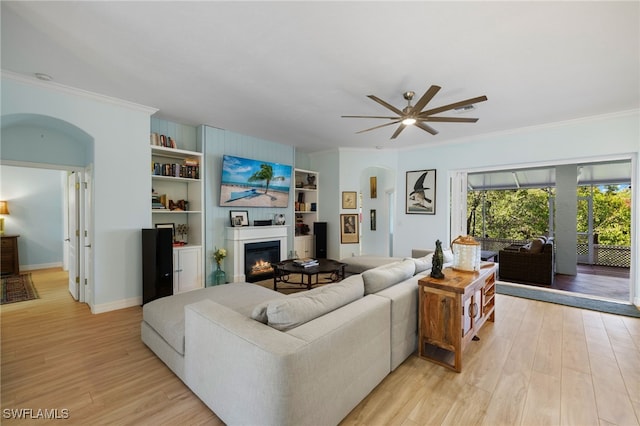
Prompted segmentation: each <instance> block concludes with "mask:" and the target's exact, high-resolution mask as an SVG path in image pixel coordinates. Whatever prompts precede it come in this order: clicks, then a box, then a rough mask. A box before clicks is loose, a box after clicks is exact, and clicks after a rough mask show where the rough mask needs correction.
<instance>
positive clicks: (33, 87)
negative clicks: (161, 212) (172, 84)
mask: <svg viewBox="0 0 640 426" xmlns="http://www.w3.org/2000/svg"><path fill="white" fill-rule="evenodd" d="M153 112H155V110H153V109H151V108H147V107H143V106H140V105H136V104H132V103H127V102H123V101H119V100H115V99H110V98H106V97H101V96H98V95H91V94H87V93H84V92H81V91H75V90H73V89H69V88H65V87H62V86H59V85H55V84H41V83H34V82H31V81H26V80H25V79H24V78H22V77H18V76H14V75H11V74H7V73H4V72H3V74H2V115H3V117H4V116H7V115H11V114H38V115H43V116H50V117H53V118H57V119H60V120H63V121H66V122H68V123H70V124H72V125H74V126H76V127H78V128H79V129H82V130H83V131H84V132H86V133H87V134H88V135H90V136H91V137H92V138H93V140H94V158H93V162H94V164H93V185H94V187H93V203H94V205H93V218H92V219H93V224H94V235H93V265H94V274H93V291H92V292H91V294H92V299H91V300H89V301H88V302H89V304H90V305H91V307H92V311H93V312H104V311H108V310H112V309H119V308H122V307H126V306H133V305H136V304H139V303H140V301H141V299H142V298H141V296H142V269H141V263H142V262H141V243H140V229H141V228H143V227H149V226H150V225H151V211H150V208H149V192H150V188H151V175H150V173H149V161H150V148H149V123H150V115H151V114H152V113H153Z"/></svg>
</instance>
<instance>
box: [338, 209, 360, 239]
mask: <svg viewBox="0 0 640 426" xmlns="http://www.w3.org/2000/svg"><path fill="white" fill-rule="evenodd" d="M359 242H360V232H358V215H357V214H355V213H353V214H351V213H349V214H341V215H340V244H358V243H359Z"/></svg>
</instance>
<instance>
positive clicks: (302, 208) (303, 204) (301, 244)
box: [294, 169, 319, 257]
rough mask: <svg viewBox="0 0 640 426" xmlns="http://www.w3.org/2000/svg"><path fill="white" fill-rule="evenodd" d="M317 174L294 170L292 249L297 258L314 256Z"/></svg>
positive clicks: (316, 219)
mask: <svg viewBox="0 0 640 426" xmlns="http://www.w3.org/2000/svg"><path fill="white" fill-rule="evenodd" d="M318 185H319V175H318V172H314V171H311V170H303V169H295V197H296V198H295V203H294V215H295V218H296V223H295V238H294V249H295V251H296V252H297V254H298V257H313V256H315V250H314V244H313V224H314V222H317V221H318V208H319V205H318Z"/></svg>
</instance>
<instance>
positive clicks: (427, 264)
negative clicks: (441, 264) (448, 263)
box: [412, 253, 433, 274]
mask: <svg viewBox="0 0 640 426" xmlns="http://www.w3.org/2000/svg"><path fill="white" fill-rule="evenodd" d="M412 260H413V263H415V265H416V272H415V273H416V274H419V273H420V272H424V271H426V270H428V269H431V267H432V266H433V253H431V254H428V255H426V256H424V257H419V258H417V259H412Z"/></svg>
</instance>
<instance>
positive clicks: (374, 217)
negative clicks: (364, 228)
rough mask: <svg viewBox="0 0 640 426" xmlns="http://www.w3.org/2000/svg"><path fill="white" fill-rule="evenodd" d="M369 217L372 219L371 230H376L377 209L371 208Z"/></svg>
mask: <svg viewBox="0 0 640 426" xmlns="http://www.w3.org/2000/svg"><path fill="white" fill-rule="evenodd" d="M369 218H370V219H371V230H372V231H375V230H376V210H375V209H371V211H370V212H369Z"/></svg>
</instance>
